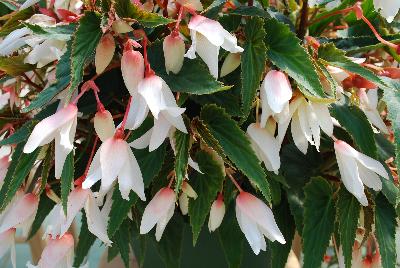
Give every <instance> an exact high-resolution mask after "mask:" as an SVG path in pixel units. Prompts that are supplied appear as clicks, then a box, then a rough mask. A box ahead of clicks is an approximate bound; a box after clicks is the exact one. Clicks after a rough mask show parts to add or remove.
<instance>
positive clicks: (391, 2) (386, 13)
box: [374, 0, 400, 23]
mask: <svg viewBox="0 0 400 268" xmlns="http://www.w3.org/2000/svg"><path fill="white" fill-rule="evenodd" d="M374 7H375V9H376V10H379V12H380V13H381V15H382V16H383V17H385V18H386V20H387V22H389V23H391V22H392V21H393V20H394V17H395V16H396V15H397V13H398V12H399V9H400V1H396V0H374Z"/></svg>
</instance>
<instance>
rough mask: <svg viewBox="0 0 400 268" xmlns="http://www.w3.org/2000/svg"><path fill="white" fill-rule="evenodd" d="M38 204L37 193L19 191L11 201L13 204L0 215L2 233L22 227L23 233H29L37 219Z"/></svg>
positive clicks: (0, 231) (0, 230)
mask: <svg viewBox="0 0 400 268" xmlns="http://www.w3.org/2000/svg"><path fill="white" fill-rule="evenodd" d="M38 205H39V199H38V197H37V196H36V195H34V194H31V193H29V194H25V195H23V193H21V192H20V193H17V196H16V198H14V199H13V200H12V201H11V204H9V205H8V206H7V208H6V209H5V211H4V212H3V213H2V214H1V215H0V233H3V232H5V231H7V230H9V229H11V228H22V233H23V235H24V236H26V235H28V232H29V229H30V227H31V225H32V222H33V220H34V219H35V215H36V212H37V208H38Z"/></svg>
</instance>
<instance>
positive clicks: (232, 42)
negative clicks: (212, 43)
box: [221, 29, 243, 53]
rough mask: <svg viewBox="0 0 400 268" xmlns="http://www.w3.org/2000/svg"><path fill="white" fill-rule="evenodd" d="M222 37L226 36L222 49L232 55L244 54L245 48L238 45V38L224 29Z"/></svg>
mask: <svg viewBox="0 0 400 268" xmlns="http://www.w3.org/2000/svg"><path fill="white" fill-rule="evenodd" d="M222 35H223V36H224V43H222V45H221V47H222V48H223V49H225V50H226V51H229V52H231V53H238V52H243V48H241V47H240V46H238V45H237V39H236V36H234V35H232V34H230V33H229V32H228V31H227V30H225V29H223V31H222Z"/></svg>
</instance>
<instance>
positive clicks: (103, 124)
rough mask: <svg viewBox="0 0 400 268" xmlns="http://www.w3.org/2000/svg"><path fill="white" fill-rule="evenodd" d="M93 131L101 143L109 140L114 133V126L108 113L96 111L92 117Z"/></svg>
mask: <svg viewBox="0 0 400 268" xmlns="http://www.w3.org/2000/svg"><path fill="white" fill-rule="evenodd" d="M93 123H94V129H95V130H96V133H97V136H99V138H100V140H101V141H103V142H104V141H105V140H107V139H108V138H111V137H112V136H113V135H114V133H115V125H114V120H113V118H112V115H111V113H110V112H109V111H107V110H103V111H98V112H97V113H96V115H95V116H94V120H93Z"/></svg>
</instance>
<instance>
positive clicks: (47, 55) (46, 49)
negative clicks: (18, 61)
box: [24, 39, 65, 68]
mask: <svg viewBox="0 0 400 268" xmlns="http://www.w3.org/2000/svg"><path fill="white" fill-rule="evenodd" d="M26 43H27V44H29V45H30V46H31V47H32V48H33V49H32V51H31V52H29V54H28V55H27V56H26V58H25V59H24V62H25V63H29V64H37V68H42V67H43V66H46V65H47V64H49V63H50V62H53V61H55V60H59V59H60V58H61V56H62V55H63V54H64V51H65V49H64V48H65V41H62V40H57V39H46V40H44V41H43V42H41V43H37V42H36V40H35V42H34V43H31V42H30V41H29V40H27V41H26Z"/></svg>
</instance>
